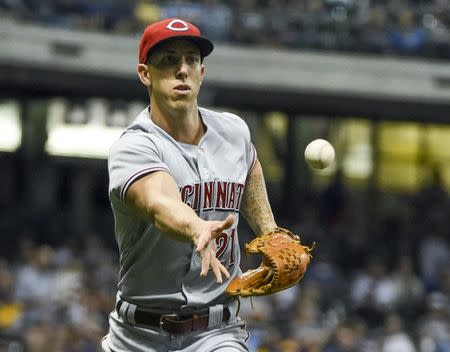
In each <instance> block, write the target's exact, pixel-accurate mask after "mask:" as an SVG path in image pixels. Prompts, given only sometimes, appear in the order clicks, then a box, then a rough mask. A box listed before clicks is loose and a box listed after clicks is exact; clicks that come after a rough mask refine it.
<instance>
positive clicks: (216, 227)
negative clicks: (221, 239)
mask: <svg viewBox="0 0 450 352" xmlns="http://www.w3.org/2000/svg"><path fill="white" fill-rule="evenodd" d="M233 223H234V217H233V215H229V216H228V217H227V218H226V219H225V220H223V221H202V223H201V225H200V229H199V230H198V232H197V233H198V237H196V238H195V239H194V244H195V245H196V249H197V252H199V254H200V257H201V258H202V266H201V272H200V276H206V275H207V274H208V271H209V269H210V268H211V270H212V271H213V273H214V275H215V276H216V281H217V282H218V283H221V282H222V274H224V275H225V276H226V277H227V278H229V277H230V273H229V272H228V270H227V269H226V268H225V267H224V266H223V265H222V263H220V261H219V260H218V259H217V257H216V250H217V248H216V241H215V239H216V238H217V237H218V236H220V235H221V234H222V232H223V231H225V230H226V229H228V228H230V227H231V226H232V225H233Z"/></svg>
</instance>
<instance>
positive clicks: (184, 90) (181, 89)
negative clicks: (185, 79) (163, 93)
mask: <svg viewBox="0 0 450 352" xmlns="http://www.w3.org/2000/svg"><path fill="white" fill-rule="evenodd" d="M173 90H174V91H175V92H176V93H177V94H181V95H187V94H189V93H190V92H191V87H189V86H188V85H187V84H179V85H177V86H175V87H174V88H173Z"/></svg>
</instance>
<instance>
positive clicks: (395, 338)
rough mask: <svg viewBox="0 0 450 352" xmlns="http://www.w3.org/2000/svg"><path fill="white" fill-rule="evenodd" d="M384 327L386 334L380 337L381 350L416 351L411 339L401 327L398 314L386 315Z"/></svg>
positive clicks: (382, 351)
mask: <svg viewBox="0 0 450 352" xmlns="http://www.w3.org/2000/svg"><path fill="white" fill-rule="evenodd" d="M384 328H385V331H386V335H385V337H384V338H383V339H382V343H381V346H382V347H381V352H416V348H415V346H414V343H413V340H412V338H411V337H410V336H409V335H408V334H407V333H406V332H405V330H404V329H403V322H402V319H401V318H400V316H399V315H397V314H390V315H388V316H387V318H386V320H385V325H384Z"/></svg>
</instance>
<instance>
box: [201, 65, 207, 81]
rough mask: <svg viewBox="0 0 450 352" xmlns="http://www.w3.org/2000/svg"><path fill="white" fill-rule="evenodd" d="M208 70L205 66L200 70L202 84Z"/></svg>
mask: <svg viewBox="0 0 450 352" xmlns="http://www.w3.org/2000/svg"><path fill="white" fill-rule="evenodd" d="M205 72H206V68H205V65H203V64H202V67H201V68H200V77H201V79H200V83H201V82H203V78H204V77H205Z"/></svg>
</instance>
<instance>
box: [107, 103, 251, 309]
mask: <svg viewBox="0 0 450 352" xmlns="http://www.w3.org/2000/svg"><path fill="white" fill-rule="evenodd" d="M199 111H200V113H201V117H202V119H203V122H204V124H205V125H206V127H207V130H206V133H205V135H204V136H203V137H202V139H201V140H200V142H199V144H198V145H189V144H183V143H179V142H177V141H175V140H174V139H173V138H172V137H171V136H170V135H169V134H167V133H166V132H165V131H164V130H163V129H161V128H160V127H158V126H157V125H155V124H154V123H153V122H152V121H151V119H150V116H149V113H148V109H145V110H144V111H143V112H142V113H141V114H140V115H139V116H138V117H137V118H136V120H135V121H134V122H133V123H132V124H131V125H130V126H129V127H128V128H127V129H126V131H125V132H124V133H123V134H122V136H121V137H120V138H119V140H118V141H117V142H116V143H114V145H113V146H112V147H111V150H110V154H109V159H108V167H109V176H110V185H109V196H110V201H111V205H112V209H113V213H114V217H115V235H116V240H117V243H118V247H119V251H120V272H119V283H118V295H119V296H120V297H121V298H122V299H124V300H126V301H128V302H130V303H134V304H137V305H140V306H144V307H146V308H150V309H152V308H153V309H162V310H172V309H178V308H184V307H195V306H204V305H211V304H216V303H223V302H224V301H225V299H226V297H225V295H224V290H225V287H226V286H227V284H228V283H229V280H227V279H226V278H225V277H224V280H223V283H222V284H217V283H216V281H215V276H214V275H213V274H212V273H211V272H209V273H208V276H207V277H205V278H202V277H200V269H201V258H200V257H199V255H198V254H197V252H196V251H195V248H194V246H193V244H192V243H191V242H188V241H179V240H176V239H173V238H171V237H169V236H168V235H166V234H162V233H160V232H159V231H158V230H157V229H156V228H155V227H154V226H153V225H152V224H151V223H149V222H146V221H143V220H142V219H141V218H139V217H138V216H137V215H136V214H135V213H134V212H133V211H132V210H131V209H130V208H129V207H127V205H126V203H125V196H126V193H127V190H128V189H129V187H130V185H131V184H132V183H133V182H134V181H135V180H137V179H139V178H140V177H142V176H144V175H147V174H149V173H151V172H155V171H158V170H164V171H166V172H168V173H170V174H171V175H172V177H173V178H174V179H175V181H176V183H177V185H178V187H179V190H180V193H181V198H182V200H183V201H184V202H185V203H186V204H188V205H189V206H190V207H192V208H193V209H194V210H195V211H196V213H197V214H198V215H199V216H200V217H201V218H202V219H205V220H224V219H225V218H226V217H227V216H228V214H234V216H235V222H234V225H233V226H232V227H231V228H230V229H228V230H227V231H226V232H224V233H223V234H222V235H221V236H220V237H219V238H218V239H217V241H216V243H217V257H218V258H219V259H220V260H221V262H222V263H223V264H224V265H225V267H226V268H227V269H228V270H229V272H230V274H231V278H234V277H235V276H236V275H237V274H238V273H239V270H240V269H239V262H240V251H239V244H238V233H237V225H238V221H239V213H238V212H239V208H240V205H241V201H242V196H243V192H244V185H245V181H246V178H247V175H248V173H249V172H250V171H251V169H252V168H253V166H254V165H255V162H256V152H255V149H254V147H253V145H252V143H251V140H250V132H249V130H248V127H247V125H246V124H245V122H244V121H243V120H242V119H241V118H239V117H238V116H236V115H233V114H230V113H217V112H214V111H211V110H207V109H202V108H200V109H199Z"/></svg>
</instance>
